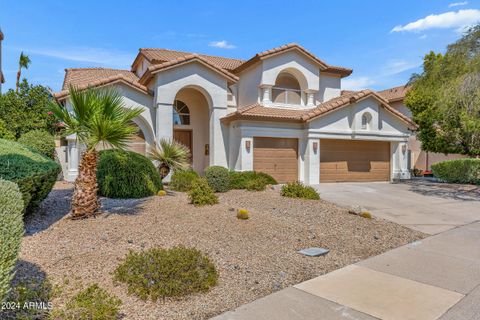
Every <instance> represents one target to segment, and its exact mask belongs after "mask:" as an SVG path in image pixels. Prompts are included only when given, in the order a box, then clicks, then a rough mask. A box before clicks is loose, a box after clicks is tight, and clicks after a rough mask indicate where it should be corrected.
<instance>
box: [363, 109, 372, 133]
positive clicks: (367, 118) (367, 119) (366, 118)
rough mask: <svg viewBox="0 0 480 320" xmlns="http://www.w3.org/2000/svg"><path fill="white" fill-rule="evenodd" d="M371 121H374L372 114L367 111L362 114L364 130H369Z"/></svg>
mask: <svg viewBox="0 0 480 320" xmlns="http://www.w3.org/2000/svg"><path fill="white" fill-rule="evenodd" d="M371 121H372V116H371V115H370V113H368V112H365V113H364V114H363V115H362V130H369V129H370V122H371Z"/></svg>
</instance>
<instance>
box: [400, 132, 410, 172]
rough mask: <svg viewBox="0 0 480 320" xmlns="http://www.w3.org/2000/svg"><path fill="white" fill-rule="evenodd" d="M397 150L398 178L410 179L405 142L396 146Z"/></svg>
mask: <svg viewBox="0 0 480 320" xmlns="http://www.w3.org/2000/svg"><path fill="white" fill-rule="evenodd" d="M398 148H399V151H400V152H399V164H400V176H399V179H410V171H409V170H408V145H407V142H406V141H403V142H400V143H399V144H398Z"/></svg>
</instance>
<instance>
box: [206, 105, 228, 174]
mask: <svg viewBox="0 0 480 320" xmlns="http://www.w3.org/2000/svg"><path fill="white" fill-rule="evenodd" d="M226 115H227V108H225V107H215V106H214V107H213V108H212V110H211V111H210V165H211V166H222V167H228V164H227V144H226V141H227V140H226V139H227V137H228V128H227V127H226V126H225V125H224V124H223V123H222V122H221V120H220V119H221V118H223V117H224V116H226Z"/></svg>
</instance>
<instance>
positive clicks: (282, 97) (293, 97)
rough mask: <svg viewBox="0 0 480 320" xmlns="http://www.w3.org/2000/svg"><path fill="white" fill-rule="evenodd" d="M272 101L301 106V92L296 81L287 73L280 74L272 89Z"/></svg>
mask: <svg viewBox="0 0 480 320" xmlns="http://www.w3.org/2000/svg"><path fill="white" fill-rule="evenodd" d="M272 101H273V102H274V103H281V104H301V102H302V90H301V88H300V84H299V83H298V81H297V79H296V78H295V77H294V76H293V75H291V74H290V73H287V72H281V73H280V74H279V75H278V77H277V80H276V81H275V86H274V87H273V88H272Z"/></svg>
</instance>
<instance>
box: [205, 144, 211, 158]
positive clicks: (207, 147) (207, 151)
mask: <svg viewBox="0 0 480 320" xmlns="http://www.w3.org/2000/svg"><path fill="white" fill-rule="evenodd" d="M209 154H210V145H209V144H208V143H207V144H206V145H205V155H206V156H208V155H209Z"/></svg>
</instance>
